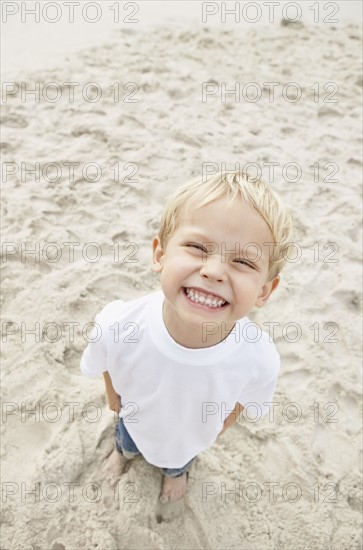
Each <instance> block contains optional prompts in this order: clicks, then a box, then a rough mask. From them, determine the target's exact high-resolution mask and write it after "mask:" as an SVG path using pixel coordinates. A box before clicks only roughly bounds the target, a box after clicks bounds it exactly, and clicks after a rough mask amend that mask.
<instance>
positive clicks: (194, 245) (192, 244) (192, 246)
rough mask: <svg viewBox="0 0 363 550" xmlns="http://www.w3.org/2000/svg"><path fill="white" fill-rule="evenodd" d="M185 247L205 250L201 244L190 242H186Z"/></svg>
mask: <svg viewBox="0 0 363 550" xmlns="http://www.w3.org/2000/svg"><path fill="white" fill-rule="evenodd" d="M187 247H189V248H196V249H197V250H201V251H202V252H206V250H205V248H204V247H203V246H202V245H201V244H195V243H191V244H187Z"/></svg>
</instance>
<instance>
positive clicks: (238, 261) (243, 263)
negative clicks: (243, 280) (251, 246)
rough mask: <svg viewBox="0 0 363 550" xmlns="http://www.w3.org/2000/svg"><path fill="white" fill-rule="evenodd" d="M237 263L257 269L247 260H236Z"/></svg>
mask: <svg viewBox="0 0 363 550" xmlns="http://www.w3.org/2000/svg"><path fill="white" fill-rule="evenodd" d="M236 262H237V263H239V264H242V265H246V266H247V267H250V268H251V269H255V268H254V266H253V265H251V264H249V263H248V262H246V261H245V260H236Z"/></svg>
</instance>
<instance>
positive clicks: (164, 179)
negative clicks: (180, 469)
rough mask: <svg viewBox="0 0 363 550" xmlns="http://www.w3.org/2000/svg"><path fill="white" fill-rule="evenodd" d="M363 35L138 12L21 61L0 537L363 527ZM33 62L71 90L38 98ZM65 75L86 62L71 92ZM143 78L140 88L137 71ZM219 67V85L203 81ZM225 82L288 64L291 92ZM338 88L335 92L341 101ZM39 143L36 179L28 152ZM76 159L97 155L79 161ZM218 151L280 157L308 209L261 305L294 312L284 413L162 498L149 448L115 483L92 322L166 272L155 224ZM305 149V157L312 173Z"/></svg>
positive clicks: (162, 545) (9, 152)
mask: <svg viewBox="0 0 363 550" xmlns="http://www.w3.org/2000/svg"><path fill="white" fill-rule="evenodd" d="M360 39H361V35H360V28H359V27H358V26H356V25H354V24H337V25H335V26H334V27H332V26H329V25H316V26H305V25H289V26H281V25H279V24H277V25H271V26H269V27H267V28H265V29H263V28H260V27H254V28H248V29H246V28H243V29H239V28H238V27H236V26H235V27H234V28H232V29H229V28H224V27H221V28H218V29H211V28H208V27H206V28H202V26H200V27H199V28H193V27H191V26H189V27H188V26H180V25H178V24H177V23H176V24H175V26H173V27H172V28H171V27H170V26H168V27H158V28H157V29H148V30H143V32H137V30H135V29H122V30H121V31H120V32H119V34H118V37H117V39H112V40H110V42H109V43H107V44H105V45H104V46H102V47H101V46H100V47H92V48H90V49H89V50H85V51H83V52H82V53H81V54H78V55H75V56H69V57H68V59H64V60H63V62H62V63H61V64H59V66H56V67H55V68H54V69H53V70H49V69H47V70H46V71H41V70H39V71H37V72H31V71H30V70H29V69H28V70H27V71H26V72H23V73H22V74H21V75H20V76H19V78H18V80H17V83H18V87H19V91H18V93H16V94H13V95H12V96H11V97H10V96H7V98H6V99H7V100H6V102H5V103H3V120H2V152H3V162H8V163H12V164H9V165H7V171H8V172H9V175H8V176H7V177H5V176H4V175H3V204H2V234H3V241H4V243H8V244H7V246H8V247H7V248H6V249H4V250H3V260H2V281H3V291H2V323H3V325H2V326H3V332H4V331H5V334H3V343H2V355H3V360H2V365H3V367H2V400H3V421H2V425H1V430H2V483H3V504H2V506H3V526H2V532H1V537H2V540H1V548H2V549H3V550H15V549H16V550H23V549H24V550H25V549H30V548H31V549H34V550H35V549H37V550H40V549H42V550H43V549H52V550H62V549H66V550H76V549H77V550H80V549H87V550H88V549H92V550H95V549H98V550H101V549H102V550H111V549H125V550H126V549H171V548H173V549H174V548H175V549H177V548H178V549H196V548H205V549H227V548H228V549H249V550H252V549H253V550H272V549H279V550H290V549H292V548H294V549H304V550H312V549H314V550H318V549H319V550H323V549H324V550H325V549H334V550H338V549H339V550H342V549H346V550H348V549H349V550H350V549H358V548H361V546H360V544H361V541H360V521H361V514H360V509H361V508H360V507H361V489H360V486H361V485H360V484H361V477H360V476H361V458H362V457H361V451H360V441H361V431H360V410H361V400H360V399H361V397H360V387H361V379H360V372H359V366H360V359H361V336H360V335H361V325H360V321H359V312H360V301H361V293H360V290H359V287H360V285H359V283H360V281H361V268H360V261H359V260H360V249H361V233H360V219H361V208H360V201H359V197H360V172H361V167H362V163H361V159H360V124H361V121H360V116H361V112H360V107H361V92H362V78H361V76H360V53H359V52H360V45H361V44H360ZM22 82H23V83H26V85H27V86H28V87H30V86H33V87H34V83H35V82H38V83H39V86H40V88H39V89H40V93H42V91H45V93H48V97H49V98H52V97H53V96H54V91H55V88H53V89H51V88H49V87H48V88H46V85H47V83H50V82H55V83H59V85H60V86H61V88H60V89H61V93H62V97H61V98H60V99H59V101H58V102H56V103H52V102H51V101H50V100H49V99H48V100H47V99H44V98H41V99H40V101H39V102H36V101H34V98H32V97H31V96H26V101H25V102H24V101H22V98H21V90H22V84H21V83H22ZM67 82H78V83H79V86H76V87H75V88H74V102H70V101H69V92H70V85H67V84H64V83H67ZM90 82H95V83H97V84H98V86H99V89H101V91H102V97H101V99H100V100H99V101H97V102H93V103H92V102H87V101H85V100H84V98H83V97H82V93H81V91H82V90H83V91H84V93H86V92H88V93H89V94H90V96H89V97H93V96H92V89H91V88H90V87H87V86H88V83H90ZM115 82H119V83H120V87H119V91H120V94H121V98H123V99H124V98H125V96H128V97H129V99H130V95H129V94H130V93H131V92H133V91H135V90H136V95H134V96H132V97H131V99H135V98H137V99H138V100H139V101H138V102H123V101H118V100H116V101H115V95H114V94H115V91H114V89H112V90H111V89H110V86H112V85H114V83H115ZM130 82H131V83H132V82H134V83H136V84H137V86H138V88H133V87H132V86H133V85H129V87H126V88H125V89H124V86H125V84H127V83H130ZM203 82H209V83H212V85H213V82H214V88H213V90H216V89H217V91H216V93H215V94H214V95H210V96H208V97H207V101H205V102H203V101H202V100H201V99H202V83H203ZM222 82H225V83H226V86H227V88H228V89H230V88H232V86H233V85H234V83H235V82H239V83H240V88H241V90H242V89H243V86H244V85H245V84H246V83H248V82H255V83H257V84H259V86H260V87H261V89H262V87H263V83H264V82H278V83H280V85H279V86H277V87H276V89H275V98H274V101H273V102H270V101H269V97H268V90H267V89H266V87H265V89H264V90H262V92H263V96H262V98H261V100H260V101H258V102H251V101H248V100H246V99H245V97H241V100H240V102H236V101H234V100H233V97H231V96H227V97H226V101H225V102H224V103H223V102H222V101H221V84H220V83H222ZM288 82H295V83H297V84H298V85H299V86H300V87H301V93H302V96H301V99H300V100H299V101H297V102H292V101H291V99H292V100H293V99H294V96H295V94H296V91H295V90H296V89H294V88H289V89H288V88H285V91H284V94H285V97H284V96H283V95H282V90H283V86H284V85H285V84H286V83H288ZM315 83H319V86H320V96H319V97H317V96H316V95H315V100H317V101H314V89H315V94H316V90H317V84H315ZM326 83H336V84H330V88H327V89H325V90H324V85H326ZM314 84H315V88H314V89H310V87H312V86H314ZM130 86H131V87H130ZM337 86H338V87H339V90H338V91H337ZM216 87H217V88H216ZM210 89H211V88H210ZM58 91H59V89H58ZM248 91H249V92H251V97H252V92H253V90H252V88H251V89H249V90H248ZM329 93H330V94H331V95H330V99H338V102H335V103H331V102H327V101H325V102H324V101H323V100H324V98H325V100H327V96H328V94H329ZM46 97H47V96H46ZM249 98H250V97H249ZM289 99H290V100H289ZM328 99H329V98H328ZM36 162H38V163H40V164H39V169H40V170H43V172H42V173H40V176H39V181H35V177H34V174H33V175H32V174H31V173H28V174H27V175H26V174H25V173H24V170H23V172H22V170H21V163H26V164H27V167H28V168H34V165H35V163H36ZM67 162H68V163H69V162H77V163H79V165H77V166H76V167H75V169H74V178H73V177H69V172H68V168H67V164H66V163H67ZM203 162H204V163H206V162H208V163H217V167H220V165H221V163H223V162H224V163H227V167H229V168H233V166H234V164H235V163H236V162H239V163H240V165H241V166H244V165H245V164H246V163H249V162H253V163H258V164H259V165H260V166H261V167H262V168H263V176H264V177H265V178H266V177H268V169H267V168H268V164H266V163H271V162H276V163H279V166H278V167H277V168H276V172H275V177H274V180H273V182H272V185H273V187H274V188H275V189H276V190H278V191H279V192H280V193H281V194H282V196H283V197H284V200H285V201H286V203H287V204H288V205H289V206H290V207H291V208H292V210H293V212H294V215H295V219H296V242H297V243H298V248H297V252H298V254H300V256H301V257H299V258H298V259H297V260H296V261H295V262H293V261H290V262H289V263H288V265H287V267H286V269H285V270H284V272H283V275H282V281H281V285H280V288H279V289H278V291H277V292H276V293H275V294H274V295H273V296H272V297H271V300H270V302H269V303H268V304H267V306H266V307H265V308H263V309H262V310H258V311H255V312H252V313H251V314H250V315H249V317H250V318H251V319H252V320H253V321H255V322H257V323H259V324H260V326H261V328H262V329H263V330H268V327H269V326H272V325H268V324H267V323H272V322H274V323H277V324H276V325H275V327H276V328H275V332H274V339H275V343H276V346H277V347H278V350H279V352H280V355H281V359H282V368H281V375H280V378H279V383H278V387H277V391H276V394H275V402H276V403H278V404H277V405H276V407H275V410H274V415H273V417H271V418H269V417H265V418H264V419H262V420H260V421H259V422H257V423H254V422H253V421H252V420H251V419H248V418H241V420H240V421H239V422H238V424H236V425H235V426H233V427H232V428H231V429H230V430H228V431H227V432H226V433H225V434H223V436H222V437H221V438H220V439H219V440H218V441H217V443H216V444H215V445H214V446H213V447H212V448H210V449H208V450H207V451H205V452H203V453H202V454H201V455H199V457H198V459H197V460H196V463H195V464H194V465H193V467H192V470H191V473H190V477H189V488H188V495H187V497H186V498H185V499H184V501H183V502H179V503H177V504H176V505H174V506H171V507H167V508H166V509H164V508H160V505H158V495H159V491H160V484H161V474H160V471H159V470H158V469H157V468H156V467H153V466H151V465H149V464H148V463H146V462H145V461H144V460H143V458H137V459H136V460H134V461H133V462H132V463H131V464H130V467H129V469H128V471H127V472H126V473H125V474H124V475H123V476H122V478H121V480H120V484H119V486H118V487H117V490H116V491H111V489H109V488H108V487H107V486H106V485H105V484H104V483H103V481H102V479H101V473H100V471H101V466H102V463H103V461H104V459H105V457H106V456H107V454H108V453H109V452H110V451H111V449H112V447H113V430H114V426H115V418H114V416H113V413H111V412H110V411H109V410H108V408H107V406H106V401H105V395H104V391H103V382H102V379H101V378H98V379H90V378H87V377H85V376H83V375H82V373H81V372H80V369H79V362H80V358H81V354H82V352H83V350H84V348H85V346H86V344H87V342H86V337H87V334H88V335H90V331H88V333H87V330H86V329H87V323H91V322H92V321H93V320H94V316H95V315H96V313H97V312H98V311H99V310H100V309H101V308H102V307H103V306H104V305H105V304H106V303H107V302H109V301H111V300H114V299H117V298H121V299H124V300H131V299H134V298H137V297H139V296H142V295H144V294H146V293H148V292H150V291H153V290H155V289H157V288H158V287H159V286H158V276H157V275H156V274H154V273H153V272H152V271H151V268H150V264H151V239H152V237H153V235H154V234H155V233H156V231H157V228H158V222H159V217H160V213H161V210H162V206H163V200H164V197H165V196H166V194H167V193H168V192H170V191H171V190H172V189H174V188H175V187H176V186H177V185H179V184H181V183H182V182H184V181H185V179H189V178H190V177H192V176H196V175H198V174H200V173H201V169H202V163H203ZM14 163H15V164H14ZM47 163H57V165H53V167H52V166H48V168H47V166H46V164H47ZM88 163H97V164H98V165H99V167H100V168H101V170H102V176H101V177H99V178H98V179H97V177H96V175H95V174H96V172H95V170H94V169H93V171H92V165H89V167H88V168H89V172H84V173H83V174H82V168H83V169H84V170H85V166H86V165H87V164H88ZM128 163H130V164H128ZM263 163H265V164H263ZM288 163H297V164H298V165H299V166H301V174H300V178H299V180H298V181H295V182H293V181H291V180H292V179H294V176H295V172H294V167H293V166H292V165H290V168H289V166H287V167H286V165H287V164H288ZM314 163H319V166H320V172H319V181H314V176H315V180H317V179H318V176H317V172H316V169H315V172H313V169H311V168H310V167H311V166H313V165H314ZM327 163H329V164H328V165H327ZM331 163H335V164H331ZM117 165H118V167H119V181H115V180H116V179H117V178H116V177H115V166H117ZM325 165H326V166H325ZM68 166H69V165H68ZM112 166H114V168H111V167H112ZM270 166H271V165H270ZM315 166H316V167H317V165H315ZM324 166H325V168H324ZM59 167H60V172H58V175H57V173H56V170H57V169H58V170H59ZM94 167H95V165H93V168H94ZM213 167H214V168H215V167H216V165H212V164H210V165H209V168H210V169H212V168H213ZM283 167H284V170H283V169H282V168H283ZM3 168H4V167H3ZM96 168H97V167H96ZM47 169H48V170H49V171H48V172H47ZM136 170H137V172H136ZM333 171H335V172H336V174H335V175H332V172H333ZM10 172H14V173H13V174H11V173H10ZM133 172H135V173H134V174H132V173H133ZM127 177H129V180H126V179H125V178H127ZM91 179H94V180H97V181H91ZM296 179H297V178H296ZM324 180H325V181H324ZM332 180H338V181H332ZM51 242H52V243H56V246H54V245H48V246H46V243H51ZM24 243H26V247H27V249H28V250H29V249H33V250H34V249H35V248H36V247H38V251H39V256H38V257H35V256H34V255H26V254H25V248H24V247H25V244H24ZM36 243H38V244H36ZM66 243H74V244H73V247H74V257H72V256H71V255H70V249H71V245H70V244H66ZM88 243H97V245H98V248H97V247H95V246H93V245H89V244H88ZM117 243H118V245H117ZM126 243H135V244H131V245H130V244H128V245H127V244H126ZM329 243H330V244H329ZM117 247H118V248H117ZM117 250H118V251H119V258H118V259H117V257H115V254H116V251H117ZM97 251H98V253H99V258H98V259H97V261H91V260H92V259H93V258H95V255H96V252H97ZM56 253H58V255H59V258H58V260H57V261H53V260H54V259H56V256H55V254H56ZM87 255H88V256H87ZM87 258H88V259H87ZM132 260H136V261H132ZM335 260H336V261H335ZM10 323H12V324H10ZM48 323H49V324H48ZM71 323H73V326H74V327H75V328H74V337H72V334H71V331H70V326H71ZM88 328H89V327H88ZM32 329H33V330H35V333H33V334H31V333H26V331H28V330H32ZM82 330H83V331H84V332H83V334H82ZM12 331H13V332H14V334H8V335H6V333H10V332H12ZM297 331H298V332H297ZM296 335H297V338H295V336H296ZM294 340H296V341H294ZM92 403H94V405H93V406H92ZM289 403H294V404H295V405H290V406H289V405H288V404H289ZM25 408H26V409H33V410H35V411H36V412H35V414H29V415H27V414H26V413H25ZM72 410H73V414H71V413H72ZM252 415H253V411H251V415H250V416H251V417H252ZM72 487H73V488H74V491H72ZM273 487H274V492H272V489H273ZM31 491H33V493H31ZM34 491H35V492H34ZM233 491H235V493H233Z"/></svg>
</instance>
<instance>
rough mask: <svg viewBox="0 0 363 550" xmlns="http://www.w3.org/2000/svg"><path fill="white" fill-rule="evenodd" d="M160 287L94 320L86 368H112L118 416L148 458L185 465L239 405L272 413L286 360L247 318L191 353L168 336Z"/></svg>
mask: <svg viewBox="0 0 363 550" xmlns="http://www.w3.org/2000/svg"><path fill="white" fill-rule="evenodd" d="M163 301H164V294H163V292H162V291H161V290H158V291H156V292H153V293H151V294H147V295H146V296H143V297H141V298H138V299H136V300H132V301H130V302H123V301H122V300H115V301H113V302H110V303H109V304H107V305H106V306H105V307H104V308H103V310H102V311H101V312H100V313H99V314H98V315H96V319H95V322H96V325H95V327H94V329H93V333H92V340H93V338H94V339H95V341H94V342H92V343H89V344H88V346H87V347H86V349H85V351H84V353H83V356H82V359H81V370H82V372H83V373H84V374H86V375H89V376H97V375H100V374H102V373H103V372H105V371H108V372H109V374H110V377H111V381H112V385H113V387H114V388H115V390H116V392H117V393H118V394H119V395H121V402H122V409H121V411H120V417H122V418H123V419H124V422H125V426H126V428H127V431H128V432H129V433H130V436H131V437H132V439H133V440H134V442H135V444H136V446H137V447H138V449H139V451H140V452H141V454H142V455H143V456H144V458H145V460H147V462H149V463H150V464H153V465H155V466H158V467H160V468H181V467H182V466H184V465H185V464H186V463H187V462H189V461H190V460H191V459H192V458H193V457H195V456H196V455H197V454H199V453H201V452H202V451H204V450H205V449H207V448H208V447H210V446H211V445H212V444H213V443H214V442H215V440H216V438H217V436H218V434H219V432H220V431H221V430H222V428H223V423H224V421H225V419H226V417H227V416H228V414H230V412H231V411H232V410H233V409H234V407H235V405H236V403H237V402H238V403H241V405H243V406H246V405H248V403H253V404H251V405H249V406H248V409H247V410H248V417H249V418H253V417H255V416H257V417H258V416H262V415H263V414H265V413H266V412H267V411H268V407H266V406H265V405H264V404H263V403H264V402H270V401H272V397H273V394H274V390H275V386H276V381H277V375H278V371H279V368H280V356H279V354H278V352H277V350H276V347H275V344H274V343H273V342H270V341H269V336H268V334H267V333H265V332H263V331H261V329H260V328H259V327H258V325H255V324H254V323H252V322H251V321H250V320H249V319H248V317H243V318H242V319H240V320H239V321H237V322H236V326H235V328H234V330H233V331H232V332H231V333H230V334H229V335H228V336H227V338H225V339H224V340H223V341H222V342H220V343H219V344H216V345H214V346H211V347H209V348H198V349H190V348H185V347H183V346H181V345H179V344H178V343H176V342H175V340H174V339H173V338H172V337H171V336H170V334H169V333H168V331H167V329H166V327H165V324H164V320H163V314H162V307H163Z"/></svg>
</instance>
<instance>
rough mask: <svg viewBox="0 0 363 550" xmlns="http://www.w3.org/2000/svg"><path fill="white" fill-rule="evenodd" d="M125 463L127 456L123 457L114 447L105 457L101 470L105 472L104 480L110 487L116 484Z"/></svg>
mask: <svg viewBox="0 0 363 550" xmlns="http://www.w3.org/2000/svg"><path fill="white" fill-rule="evenodd" d="M126 463H127V458H125V457H124V456H123V455H122V454H121V453H119V452H118V451H117V450H116V449H114V450H113V451H112V453H111V454H110V455H109V456H108V457H107V459H106V461H105V463H104V465H103V467H102V471H103V473H104V474H105V477H106V480H107V481H108V483H109V484H110V486H111V487H113V486H114V485H116V483H117V482H118V480H119V479H120V476H121V475H122V474H123V472H124V471H125V466H126Z"/></svg>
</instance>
